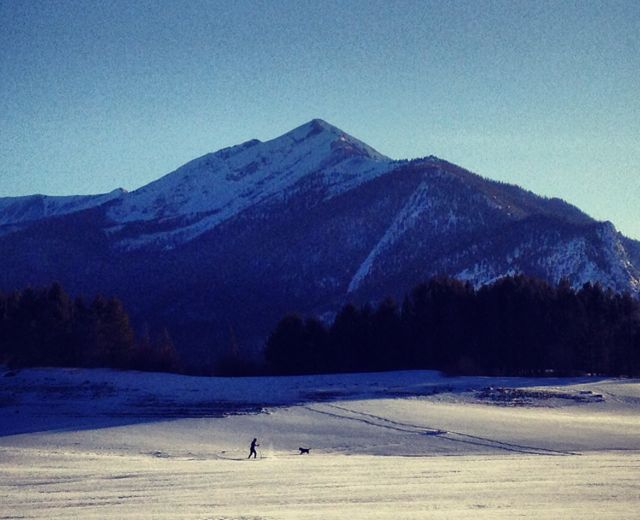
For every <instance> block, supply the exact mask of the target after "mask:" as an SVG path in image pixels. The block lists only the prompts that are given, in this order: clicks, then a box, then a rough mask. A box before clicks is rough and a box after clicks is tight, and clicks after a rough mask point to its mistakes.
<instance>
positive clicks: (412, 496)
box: [0, 369, 640, 520]
mask: <svg viewBox="0 0 640 520" xmlns="http://www.w3.org/2000/svg"><path fill="white" fill-rule="evenodd" d="M639 412H640V381H632V380H602V379H563V380H559V379H555V380H552V379H544V380H526V379H509V378H504V379H497V378H445V377H442V376H440V375H438V374H436V373H433V372H395V373H386V374H354V375H337V376H317V377H291V378H246V379H224V378H194V377H181V376H171V375H160V374H142V373H135V372H113V371H107V370H53V369H51V370H27V371H21V372H19V373H18V374H16V375H10V376H7V377H0V519H2V518H83V519H85V518H117V519H121V518H122V519H126V518H167V519H169V518H190V519H191V518H193V519H229V520H231V519H234V520H239V519H258V518H259V519H280V518H286V519H312V518H313V519H327V518H346V517H349V518H351V519H352V520H356V519H359V518H394V519H395V518H399V519H410V518H421V519H422V518H474V520H475V519H480V518H487V519H489V518H491V519H493V518H514V517H525V518H549V519H551V518H553V519H559V518H560V519H565V518H576V519H578V518H580V519H584V518H616V519H620V518H629V519H631V518H638V512H637V511H638V510H640V413H639ZM253 437H258V439H259V442H260V444H261V446H260V448H259V458H258V460H256V461H253V460H252V461H247V460H246V459H245V457H246V456H247V454H248V444H249V442H250V440H251V439H252V438H253ZM299 446H305V447H310V448H311V454H310V455H302V456H300V455H298V450H297V449H298V447H299Z"/></svg>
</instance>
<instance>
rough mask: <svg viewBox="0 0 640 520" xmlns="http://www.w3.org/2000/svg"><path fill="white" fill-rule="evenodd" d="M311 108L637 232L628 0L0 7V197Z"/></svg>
mask: <svg viewBox="0 0 640 520" xmlns="http://www.w3.org/2000/svg"><path fill="white" fill-rule="evenodd" d="M315 117H319V118H322V119H325V120H326V121H328V122H330V123H332V124H334V125H336V126H338V127H340V128H342V129H343V130H345V131H346V132H348V133H350V134H352V135H354V136H355V137H357V138H359V139H361V140H363V141H365V142H367V143H368V144H370V145H371V146H373V147H374V148H376V149H378V150H379V151H380V152H382V153H385V154H387V155H389V156H391V157H394V158H412V157H421V156H425V155H430V154H434V155H437V156H439V157H441V158H443V159H447V160H449V161H452V162H455V163H457V164H459V165H461V166H463V167H465V168H467V169H470V170H472V171H475V172H476V173H479V174H481V175H483V176H486V177H490V178H493V179H498V180H503V181H508V182H513V183H516V184H518V185H520V186H522V187H524V188H527V189H530V190H532V191H534V192H536V193H539V194H542V195H547V196H559V197H562V198H564V199H566V200H567V201H569V202H571V203H573V204H576V205H577V206H579V207H580V208H582V209H583V210H585V211H586V212H587V213H589V214H590V215H592V216H593V217H595V218H598V219H601V220H611V221H612V222H613V223H614V224H615V225H616V226H617V227H618V229H620V230H621V231H623V232H624V233H626V234H627V235H629V236H632V237H634V238H636V239H640V1H638V0H629V1H571V0H557V1H551V2H545V1H541V0H532V1H524V0H510V1H505V2H502V1H490V2H487V1H481V0H469V1H458V2H455V1H453V2H451V1H431V2H429V1H424V0H422V1H402V0H396V1H388V0H384V1H376V0H364V1H350V0H343V1H331V0H317V1H313V2H312V1H304V0H292V1H277V0H264V1H237V0H234V1H231V0H230V1H227V2H215V1H210V2H199V1H195V0H190V1H176V0H164V1H160V0H158V1H156V2H147V1H143V0H135V1H133V0H126V1H108V0H100V1H90V0H80V1H77V2H75V1H53V0H47V1H45V2H39V1H35V0H29V1H24V0H13V1H6V0H0V135H1V138H0V196H13V195H25V194H31V193H46V194H54V195H59V194H86V193H98V192H105V191H111V190H112V189H114V188H116V187H124V188H126V189H129V190H132V189H135V188H137V187H140V186H142V185H144V184H146V183H148V182H150V181H152V180H154V179H156V178H158V177H160V176H162V175H164V174H166V173H168V172H169V171H171V170H173V169H174V168H176V167H177V166H179V165H181V164H183V163H185V162H187V161H188V160H190V159H192V158H195V157H197V156H199V155H202V154H204V153H207V152H210V151H215V150H217V149H219V148H222V147H224V146H228V145H232V144H237V143H239V142H242V141H245V140H248V139H250V138H254V137H255V138H258V139H262V140H266V139H270V138H273V137H276V136H278V135H280V134H282V133H284V132H286V131H288V130H290V129H292V128H293V127H295V126H298V125H300V124H302V123H304V122H306V121H308V120H309V119H312V118H315Z"/></svg>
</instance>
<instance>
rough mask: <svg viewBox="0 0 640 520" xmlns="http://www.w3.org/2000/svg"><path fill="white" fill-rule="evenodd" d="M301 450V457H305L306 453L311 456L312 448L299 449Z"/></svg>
mask: <svg viewBox="0 0 640 520" xmlns="http://www.w3.org/2000/svg"><path fill="white" fill-rule="evenodd" d="M298 449H299V450H300V455H304V454H305V453H306V454H307V455H309V450H310V449H311V448H298Z"/></svg>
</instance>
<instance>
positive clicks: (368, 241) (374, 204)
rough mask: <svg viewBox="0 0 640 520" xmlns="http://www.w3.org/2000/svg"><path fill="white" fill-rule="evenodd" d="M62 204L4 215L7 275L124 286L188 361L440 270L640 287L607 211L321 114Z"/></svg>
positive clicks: (6, 284) (1, 259)
mask: <svg viewBox="0 0 640 520" xmlns="http://www.w3.org/2000/svg"><path fill="white" fill-rule="evenodd" d="M69 202H74V204H75V205H74V204H69V205H66V206H63V205H62V204H61V203H60V204H59V205H58V206H55V208H57V209H56V211H57V213H55V212H54V213H55V218H38V219H36V220H29V219H27V217H24V218H23V220H22V221H20V223H19V224H9V222H10V219H9V217H6V220H5V222H7V224H6V225H7V226H9V225H10V226H15V225H19V226H20V228H19V229H17V230H16V229H14V232H13V233H11V234H10V235H6V234H5V235H4V236H1V235H0V250H2V252H3V255H1V256H0V289H1V290H11V289H14V288H21V287H25V286H27V285H41V284H46V283H50V282H51V281H52V280H58V281H60V282H61V283H62V284H63V285H64V286H65V287H66V288H68V290H70V291H72V292H81V293H85V294H88V295H91V294H95V293H96V292H103V293H107V294H117V295H118V296H119V297H120V298H122V299H123V300H124V302H125V304H126V306H127V308H128V309H129V310H130V312H131V313H132V315H133V317H134V321H135V322H138V323H149V325H150V326H152V327H154V326H155V327H164V326H168V327H169V329H170V330H171V332H172V334H173V336H174V339H175V341H176V343H177V344H179V345H185V347H184V348H185V349H188V350H189V351H190V352H191V353H192V354H193V357H195V358H197V359H204V358H207V357H215V355H216V353H215V352H213V351H212V348H211V345H215V346H216V348H217V349H218V351H223V350H225V349H227V348H229V347H228V345H230V344H231V342H232V341H235V340H232V339H231V338H236V339H237V340H238V341H239V342H240V343H242V344H243V345H244V346H245V347H246V348H247V349H248V350H251V349H252V348H259V347H260V346H261V345H262V344H263V342H264V338H265V336H266V335H267V334H268V333H269V332H270V331H271V330H272V329H273V327H274V324H275V323H276V321H277V320H278V319H279V318H280V317H281V316H282V315H283V314H284V313H286V312H290V311H298V312H301V313H315V314H319V315H325V314H326V315H330V313H333V312H336V310H337V309H338V308H339V307H340V306H341V305H343V304H344V303H345V302H347V301H355V302H365V301H377V300H379V299H381V298H383V297H385V296H388V295H392V296H395V297H396V298H400V297H402V295H403V294H404V293H406V292H407V291H409V290H410V289H411V288H412V287H413V286H415V285H416V284H417V283H419V282H421V281H423V280H424V279H425V278H427V277H429V276H433V275H440V274H448V275H451V276H458V277H460V278H463V279H467V280H470V281H471V282H473V283H475V284H481V283H486V282H489V281H491V280H494V279H496V278H498V277H500V276H504V275H506V274H516V273H524V274H529V275H533V276H537V277H541V278H544V279H547V280H549V281H551V282H557V281H558V279H559V278H561V277H565V278H568V279H569V281H570V282H571V283H572V284H573V285H574V286H576V287H579V286H581V285H582V284H584V283H585V282H587V281H592V282H596V281H598V282H600V283H602V284H603V285H605V286H608V287H612V288H614V289H616V290H619V291H629V292H631V293H633V294H636V295H638V294H640V272H639V271H640V243H638V242H636V241H633V240H630V239H628V238H626V237H624V236H622V235H620V234H619V233H617V232H616V230H615V228H613V226H612V225H611V224H610V223H602V222H596V221H594V220H593V219H592V218H590V217H589V216H588V215H585V214H584V213H583V212H581V211H580V210H579V209H577V208H575V207H574V206H572V205H570V204H568V203H566V202H564V201H562V200H559V199H548V198H544V197H540V196H537V195H535V194H533V193H531V192H528V191H526V190H523V189H521V188H519V187H517V186H513V185H508V184H504V183H499V182H495V181H491V180H489V179H485V178H482V177H480V176H478V175H475V174H473V173H471V172H469V171H467V170H465V169H464V168H461V167H459V166H456V165H454V164H451V163H449V162H447V161H444V160H442V159H439V158H437V157H434V156H429V157H425V158H422V159H416V160H412V161H405V160H403V161H392V160H391V159H389V158H387V157H384V156H382V155H380V154H379V153H377V152H376V151H375V150H373V149H372V148H370V147H368V146H367V145H365V144H364V143H362V142H360V141H358V140H357V139H355V138H353V137H351V136H349V135H347V134H345V133H344V132H342V131H341V130H339V129H337V128H335V127H333V126H331V125H329V124H328V123H325V122H324V121H321V120H313V121H310V122H309V123H307V124H305V125H302V126H300V127H298V128H296V129H295V130H292V131H291V132H289V133H287V134H285V135H283V136H281V137H278V138H276V139H273V140H271V141H268V142H264V143H262V142H260V141H256V140H253V141H248V142H246V143H244V144H241V145H238V146H234V147H231V148H226V149H223V150H220V151H218V152H215V153H211V154H208V155H205V156H203V157H201V158H199V159H196V160H194V161H192V162H190V163H188V164H186V165H185V166H183V167H181V168H179V169H177V170H176V171H175V172H172V173H170V174H168V175H166V176H165V177H162V178H160V179H158V180H157V181H155V182H154V183H151V184H149V185H148V186H145V187H143V188H141V189H139V190H137V191H135V192H133V193H129V194H122V195H120V196H117V197H112V198H107V199H106V200H105V201H102V204H101V203H100V200H99V199H98V198H94V199H82V198H79V199H75V198H71V199H69ZM81 202H82V204H81ZM83 204H84V205H83ZM91 204H94V207H89V206H90V205H91ZM0 207H1V206H0ZM6 207H7V205H6V204H5V209H6ZM83 208H89V209H84V210H83V211H76V210H79V209H83ZM51 211H52V210H51ZM51 211H50V212H51ZM64 211H68V212H67V213H64ZM1 214H3V213H2V212H1V211H0V215H1ZM23 214H24V215H27V212H26V210H25V212H23ZM45 214H47V213H46V212H40V213H37V212H36V213H34V215H45ZM4 215H5V216H6V215H9V213H7V212H6V211H5V213H4ZM14 215H15V216H14V217H13V218H14V220H13V221H11V222H18V221H19V220H18V216H19V214H18V213H17V212H14ZM20 218H22V217H20ZM214 350H215V349H214Z"/></svg>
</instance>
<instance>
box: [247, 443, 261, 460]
mask: <svg viewBox="0 0 640 520" xmlns="http://www.w3.org/2000/svg"><path fill="white" fill-rule="evenodd" d="M256 446H260V445H259V444H258V439H253V440H252V441H251V448H250V449H249V456H248V457H247V458H248V459H250V458H251V455H253V458H254V459H255V458H257V456H258V454H257V453H256Z"/></svg>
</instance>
